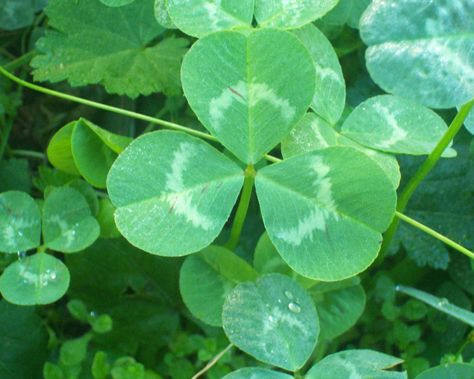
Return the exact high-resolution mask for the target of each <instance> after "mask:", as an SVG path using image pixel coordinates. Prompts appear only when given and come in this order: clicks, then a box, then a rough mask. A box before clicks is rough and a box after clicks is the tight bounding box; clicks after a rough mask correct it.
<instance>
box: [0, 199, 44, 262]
mask: <svg viewBox="0 0 474 379" xmlns="http://www.w3.org/2000/svg"><path fill="white" fill-rule="evenodd" d="M40 237H41V214H40V210H39V208H38V205H36V203H35V201H34V200H33V199H32V198H31V197H30V195H28V194H27V193H25V192H20V191H8V192H4V193H2V194H0V251H1V252H3V253H17V252H20V251H25V250H29V249H33V248H35V247H37V246H39V244H40Z"/></svg>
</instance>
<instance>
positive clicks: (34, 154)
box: [10, 149, 46, 160]
mask: <svg viewBox="0 0 474 379" xmlns="http://www.w3.org/2000/svg"><path fill="white" fill-rule="evenodd" d="M10 153H11V154H12V155H15V156H17V157H26V158H35V159H43V160H44V159H46V154H44V153H40V152H39V151H32V150H20V149H17V150H11V151H10Z"/></svg>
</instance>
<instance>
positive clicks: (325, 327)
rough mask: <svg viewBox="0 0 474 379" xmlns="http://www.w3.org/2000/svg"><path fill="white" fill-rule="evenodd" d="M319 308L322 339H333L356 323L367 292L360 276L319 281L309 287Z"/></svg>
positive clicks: (362, 309)
mask: <svg viewBox="0 0 474 379" xmlns="http://www.w3.org/2000/svg"><path fill="white" fill-rule="evenodd" d="M308 292H309V294H310V295H311V297H312V298H313V300H314V302H315V304H316V309H317V310H318V315H319V323H320V326H321V335H320V339H324V340H326V341H331V340H332V339H334V338H336V337H338V336H339V335H341V334H342V333H344V332H346V331H347V330H349V329H350V328H351V327H353V326H354V325H355V323H356V322H357V320H358V319H359V317H360V316H361V315H362V312H363V311H364V308H365V292H364V288H363V287H362V286H361V285H360V280H359V278H358V277H355V278H350V279H346V280H343V281H341V282H333V283H317V284H316V285H314V286H312V287H311V288H310V289H308Z"/></svg>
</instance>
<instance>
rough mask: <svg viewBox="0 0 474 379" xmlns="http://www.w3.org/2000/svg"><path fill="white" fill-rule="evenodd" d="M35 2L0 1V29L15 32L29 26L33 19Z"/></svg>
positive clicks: (21, 0)
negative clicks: (0, 9) (0, 8)
mask: <svg viewBox="0 0 474 379" xmlns="http://www.w3.org/2000/svg"><path fill="white" fill-rule="evenodd" d="M34 4H35V0H2V2H1V7H2V11H1V12H0V29H3V30H16V29H21V28H24V27H26V26H29V25H31V24H32V23H33V20H34V17H35V6H34Z"/></svg>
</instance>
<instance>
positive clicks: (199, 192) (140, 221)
mask: <svg viewBox="0 0 474 379" xmlns="http://www.w3.org/2000/svg"><path fill="white" fill-rule="evenodd" d="M243 179H244V176H243V171H242V170H241V169H240V168H239V167H238V166H237V165H236V164H235V163H234V162H232V161H231V160H230V159H229V158H227V157H225V156H224V155H223V154H221V153H220V152H219V151H217V150H215V149H214V148H212V147H211V146H209V145H208V144H207V143H205V142H202V141H201V140H198V139H196V138H193V137H190V136H188V135H186V134H184V133H180V132H167V131H159V132H154V133H149V134H146V135H143V136H142V137H139V138H137V139H136V140H135V141H134V142H132V143H131V144H130V146H129V147H128V148H127V149H125V151H124V152H123V153H122V154H121V155H120V156H119V157H118V159H117V160H116V162H115V163H114V165H113V166H112V169H111V170H110V173H109V177H108V183H107V188H108V192H109V195H110V198H111V200H112V202H113V204H114V205H115V206H116V207H117V210H116V212H115V221H116V223H117V227H118V229H119V230H120V232H121V233H122V234H123V235H124V236H125V238H127V239H128V240H129V241H130V242H131V243H132V244H133V245H135V246H137V247H139V248H141V249H143V250H145V251H147V252H149V253H153V254H158V255H165V256H179V255H186V254H189V253H194V252H196V251H199V250H201V249H202V248H204V247H206V246H208V245H209V244H210V243H211V242H212V241H213V240H214V239H215V238H216V237H217V235H218V234H219V232H220V231H221V229H222V227H223V226H224V223H225V222H226V220H227V218H228V217H229V214H230V212H231V210H232V207H233V206H234V203H235V201H236V199H237V195H238V194H239V191H240V188H241V187H242V184H243ZM179 236H185V238H180V237H179Z"/></svg>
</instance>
